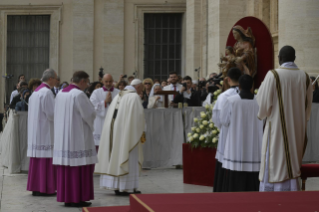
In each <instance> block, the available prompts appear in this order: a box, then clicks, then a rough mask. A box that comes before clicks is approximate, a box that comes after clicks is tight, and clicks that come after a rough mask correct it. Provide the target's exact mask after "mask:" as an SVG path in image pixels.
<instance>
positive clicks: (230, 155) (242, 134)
mask: <svg viewBox="0 0 319 212" xmlns="http://www.w3.org/2000/svg"><path fill="white" fill-rule="evenodd" d="M252 87H253V78H252V77H251V76H249V75H242V76H241V77H240V78H239V88H240V92H239V95H233V96H230V97H228V98H227V99H226V101H225V103H224V106H223V109H222V110H221V112H220V121H221V123H222V125H225V126H226V127H228V128H229V130H228V134H227V138H226V141H225V149H224V156H223V168H224V169H226V170H227V175H225V179H224V180H223V186H222V191H223V192H243V191H259V179H258V175H259V169H260V158H261V143H262V137H263V122H262V121H261V120H259V119H258V118H257V114H258V110H259V106H258V104H257V101H256V99H255V96H254V94H253V93H251V89H252Z"/></svg>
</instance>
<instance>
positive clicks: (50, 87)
mask: <svg viewBox="0 0 319 212" xmlns="http://www.w3.org/2000/svg"><path fill="white" fill-rule="evenodd" d="M42 83H43V84H46V85H47V86H49V88H51V86H50V85H49V84H48V83H46V82H42Z"/></svg>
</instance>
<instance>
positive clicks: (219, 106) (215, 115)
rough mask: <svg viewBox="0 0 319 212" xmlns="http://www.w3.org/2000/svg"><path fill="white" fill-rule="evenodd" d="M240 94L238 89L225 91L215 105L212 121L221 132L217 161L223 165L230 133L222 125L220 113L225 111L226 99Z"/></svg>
mask: <svg viewBox="0 0 319 212" xmlns="http://www.w3.org/2000/svg"><path fill="white" fill-rule="evenodd" d="M238 92H239V89H238V87H232V88H229V89H228V90H226V91H224V92H223V93H221V94H220V95H219V96H218V98H217V101H216V104H215V105H214V108H213V116H212V120H213V123H214V125H215V126H216V127H217V128H218V129H219V130H220V134H219V139H218V145H217V151H216V159H217V160H218V161H219V162H221V163H223V156H224V148H225V141H226V136H227V133H228V127H226V126H225V125H222V124H221V122H220V111H221V110H222V109H223V106H224V103H225V101H226V99H227V98H228V97H230V96H233V95H236V94H238Z"/></svg>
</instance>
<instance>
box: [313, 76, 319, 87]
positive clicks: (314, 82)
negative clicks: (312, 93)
mask: <svg viewBox="0 0 319 212" xmlns="http://www.w3.org/2000/svg"><path fill="white" fill-rule="evenodd" d="M318 78H319V75H318V76H317V78H316V79H315V80H314V81H313V83H312V85H314V84H316V82H317V80H318Z"/></svg>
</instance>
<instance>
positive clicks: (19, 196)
mask: <svg viewBox="0 0 319 212" xmlns="http://www.w3.org/2000/svg"><path fill="white" fill-rule="evenodd" d="M0 173H1V174H0V191H1V194H0V211H1V212H18V211H19V212H22V211H23V212H31V211H34V212H55V211H59V212H64V211H68V212H72V211H74V212H75V211H81V209H80V208H65V207H64V204H63V203H59V202H57V201H56V196H53V197H33V196H32V195H31V192H29V191H26V187H27V180H28V175H27V174H26V173H22V174H13V175H10V174H8V171H7V169H6V168H3V167H0ZM139 190H141V191H142V193H147V194H151V193H204V192H211V191H212V188H211V187H206V186H196V185H187V184H184V183H183V170H180V169H174V168H165V169H152V170H143V172H142V174H141V177H140V188H139ZM94 195H95V196H94V200H92V201H91V202H92V206H93V207H99V206H118V205H129V197H119V196H115V194H114V192H113V191H109V190H105V189H100V188H99V176H98V175H94Z"/></svg>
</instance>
